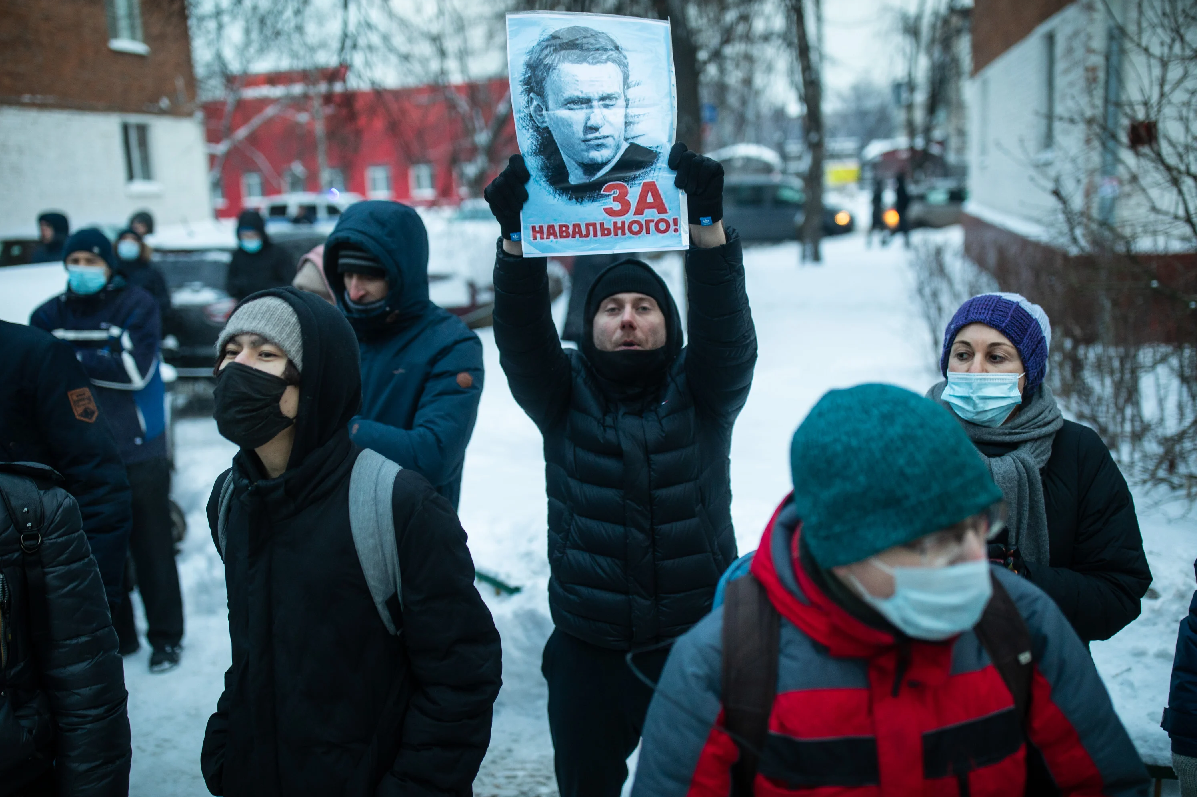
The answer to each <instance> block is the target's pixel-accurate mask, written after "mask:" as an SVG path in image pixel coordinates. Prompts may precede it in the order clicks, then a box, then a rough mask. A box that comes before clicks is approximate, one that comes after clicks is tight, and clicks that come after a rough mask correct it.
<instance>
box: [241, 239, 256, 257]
mask: <svg viewBox="0 0 1198 797" xmlns="http://www.w3.org/2000/svg"><path fill="white" fill-rule="evenodd" d="M237 240H238V245H239V246H241V248H242V250H243V251H245V252H248V253H249V254H251V255H256V254H258V253H259V252H261V251H262V239H261V238H238V239H237Z"/></svg>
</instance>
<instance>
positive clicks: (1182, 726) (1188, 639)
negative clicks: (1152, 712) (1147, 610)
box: [1161, 593, 1198, 758]
mask: <svg viewBox="0 0 1198 797" xmlns="http://www.w3.org/2000/svg"><path fill="white" fill-rule="evenodd" d="M1195 607H1198V593H1196V594H1195V595H1194V597H1192V598H1190V613H1189V614H1187V615H1186V616H1185V617H1183V618H1182V620H1181V626H1180V627H1179V628H1178V629H1177V647H1176V649H1175V650H1174V652H1173V673H1172V675H1171V676H1170V678H1169V705H1168V707H1166V708H1165V716H1164V717H1163V719H1162V721H1161V727H1162V728H1164V729H1165V731H1166V732H1167V733H1168V734H1169V739H1170V740H1171V741H1172V745H1173V752H1174V753H1176V754H1177V755H1183V756H1189V757H1190V758H1193V757H1194V753H1195V746H1196V745H1195V735H1196V731H1195V727H1194V726H1195V715H1196V714H1198V709H1195V693H1196V692H1198V685H1196V683H1195V675H1194V668H1195V665H1196V664H1198V656H1196V654H1195V631H1194V629H1195V619H1194V618H1195V613H1194V612H1195Z"/></svg>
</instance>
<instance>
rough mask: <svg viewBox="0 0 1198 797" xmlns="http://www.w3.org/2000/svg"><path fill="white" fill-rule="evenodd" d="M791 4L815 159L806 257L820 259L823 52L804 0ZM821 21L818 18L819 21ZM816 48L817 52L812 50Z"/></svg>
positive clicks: (805, 123)
mask: <svg viewBox="0 0 1198 797" xmlns="http://www.w3.org/2000/svg"><path fill="white" fill-rule="evenodd" d="M819 4H820V0H813V7H814V9H815V15H816V18H817V19H818V16H819V14H820V5H819ZM791 8H792V10H793V13H794V21H795V46H796V50H797V52H798V57H799V71H800V73H801V75H802V81H803V83H802V88H803V91H802V97H803V105H804V107H805V108H806V111H807V112H806V114H805V115H804V117H803V132H804V133H805V135H806V139H807V148H808V150H809V151H810V153H811V160H810V161H809V164H808V167H807V178H806V181H805V184H806V194H807V201H806V204H805V205H804V206H803V235H802V238H803V240H802V252H803V259H805V260H811V261H812V262H813V263H819V262H821V260H822V257H821V255H820V245H819V244H820V237H821V235H822V234H823V221H824V149H825V141H824V112H823V85H822V82H821V75H820V67H821V63H820V62H821V60H822V53H821V52H820V51H819V49H818V48H813V47H812V46H811V37H810V35H809V30H808V29H809V27H810V26H809V25H808V15H807V11H806V9H805V8H804V0H791ZM816 24H817V25H818V24H819V23H818V22H817V23H816ZM813 50H814V51H815V52H814V53H813V52H812V51H813Z"/></svg>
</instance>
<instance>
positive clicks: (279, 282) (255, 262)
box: [225, 210, 295, 301]
mask: <svg viewBox="0 0 1198 797" xmlns="http://www.w3.org/2000/svg"><path fill="white" fill-rule="evenodd" d="M237 229H238V230H253V231H254V232H256V233H258V234H259V235H261V236H262V248H261V249H259V250H258V251H257V252H254V253H253V254H250V253H249V252H247V251H245V250H244V249H242V248H241V246H240V245H239V246H238V247H237V249H236V250H235V251H234V252H233V259H232V260H230V261H229V276H228V280H227V281H226V283H225V289H226V290H227V291H228V293H229V295H230V296H232V297H233V298H234V299H236V300H237V301H241V300H242V299H244V298H245V297H247V296H249V295H250V294H251V293H257V292H258V291H264V290H267V289H268V288H281V287H283V286H284V285H290V284H291V280H293V279H295V263H293V262H292V260H291V258H290V257H289V256H288V255H287V252H286V251H285V250H284V249H283V248H282V247H279V246H275V244H274V242H272V241H271V240H270V236H269V235H267V233H266V222H265V221H264V220H263V219H262V214H260V213H259V212H258V211H256V210H243V211H242V212H241V215H240V216H238V217H237Z"/></svg>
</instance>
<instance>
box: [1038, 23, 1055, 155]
mask: <svg viewBox="0 0 1198 797" xmlns="http://www.w3.org/2000/svg"><path fill="white" fill-rule="evenodd" d="M1056 70H1057V35H1056V34H1055V33H1053V32H1051V31H1050V32H1048V33H1047V34H1045V36H1044V137H1043V140H1042V141H1041V142H1040V145H1041V147H1042V148H1043V149H1052V135H1053V130H1052V127H1053V117H1054V116H1056V111H1057V109H1056V88H1057V87H1056Z"/></svg>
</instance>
